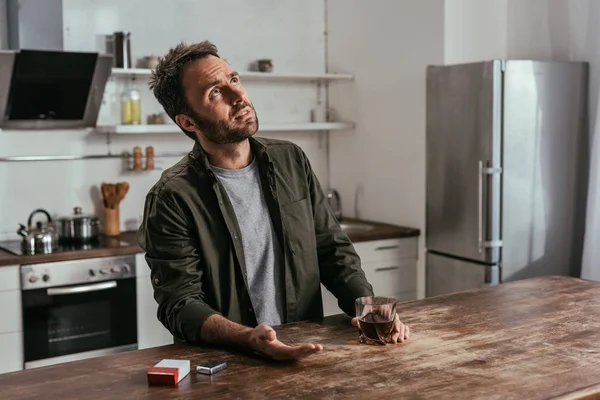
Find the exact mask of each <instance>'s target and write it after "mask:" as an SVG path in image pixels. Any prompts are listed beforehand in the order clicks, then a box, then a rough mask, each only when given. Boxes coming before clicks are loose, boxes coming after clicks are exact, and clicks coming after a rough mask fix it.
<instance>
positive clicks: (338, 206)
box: [327, 189, 342, 222]
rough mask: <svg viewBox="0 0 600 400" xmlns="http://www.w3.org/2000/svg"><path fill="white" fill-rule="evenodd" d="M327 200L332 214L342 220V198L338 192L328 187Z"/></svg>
mask: <svg viewBox="0 0 600 400" xmlns="http://www.w3.org/2000/svg"><path fill="white" fill-rule="evenodd" d="M327 202H328V203H329V207H330V208H331V211H333V215H334V216H335V218H336V219H337V220H338V222H340V221H341V220H342V199H341V197H340V194H339V193H338V192H337V190H335V189H329V190H328V191H327Z"/></svg>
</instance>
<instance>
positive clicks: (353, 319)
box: [351, 318, 358, 326]
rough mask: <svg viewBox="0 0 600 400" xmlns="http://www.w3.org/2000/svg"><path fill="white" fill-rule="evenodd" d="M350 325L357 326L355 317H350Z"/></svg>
mask: <svg viewBox="0 0 600 400" xmlns="http://www.w3.org/2000/svg"><path fill="white" fill-rule="evenodd" d="M351 322H352V325H354V326H358V321H357V320H356V318H352V321H351Z"/></svg>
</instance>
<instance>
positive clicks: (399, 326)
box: [352, 314, 410, 343]
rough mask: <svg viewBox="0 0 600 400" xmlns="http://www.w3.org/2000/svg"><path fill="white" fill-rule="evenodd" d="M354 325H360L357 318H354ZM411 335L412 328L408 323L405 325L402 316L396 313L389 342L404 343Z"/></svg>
mask: <svg viewBox="0 0 600 400" xmlns="http://www.w3.org/2000/svg"><path fill="white" fill-rule="evenodd" d="M352 325H354V326H358V321H357V320H356V318H352ZM409 336H410V328H409V327H408V325H404V324H403V323H402V322H401V321H400V317H398V314H396V320H395V322H394V328H393V329H392V333H391V335H390V339H389V340H388V343H398V342H400V343H404V342H405V341H406V340H408V337H409Z"/></svg>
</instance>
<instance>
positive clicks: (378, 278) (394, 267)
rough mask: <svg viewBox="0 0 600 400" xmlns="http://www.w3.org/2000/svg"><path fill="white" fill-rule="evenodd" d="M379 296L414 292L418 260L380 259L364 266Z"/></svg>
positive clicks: (368, 278)
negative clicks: (389, 260) (388, 260)
mask: <svg viewBox="0 0 600 400" xmlns="http://www.w3.org/2000/svg"><path fill="white" fill-rule="evenodd" d="M363 269H364V271H365V275H366V277H367V280H368V281H369V282H370V283H371V285H372V286H373V291H374V292H375V295H377V296H385V295H386V294H391V293H401V292H412V291H416V289H417V263H416V260H414V259H412V260H410V259H408V260H399V261H391V262H387V261H380V262H377V263H371V264H367V265H365V266H363Z"/></svg>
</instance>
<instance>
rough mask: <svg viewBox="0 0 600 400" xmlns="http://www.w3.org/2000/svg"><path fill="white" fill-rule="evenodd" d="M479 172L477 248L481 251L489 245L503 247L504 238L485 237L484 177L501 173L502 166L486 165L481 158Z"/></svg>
mask: <svg viewBox="0 0 600 400" xmlns="http://www.w3.org/2000/svg"><path fill="white" fill-rule="evenodd" d="M478 164H479V171H478V172H479V173H478V174H477V176H478V182H477V184H478V185H477V189H478V190H477V195H478V199H477V225H478V226H477V249H478V250H479V253H483V250H484V249H485V248H488V247H502V240H492V241H487V240H485V239H484V238H483V229H484V227H483V179H484V177H485V178H487V176H488V175H494V174H501V173H502V167H484V166H483V161H482V160H479V163H478Z"/></svg>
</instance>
